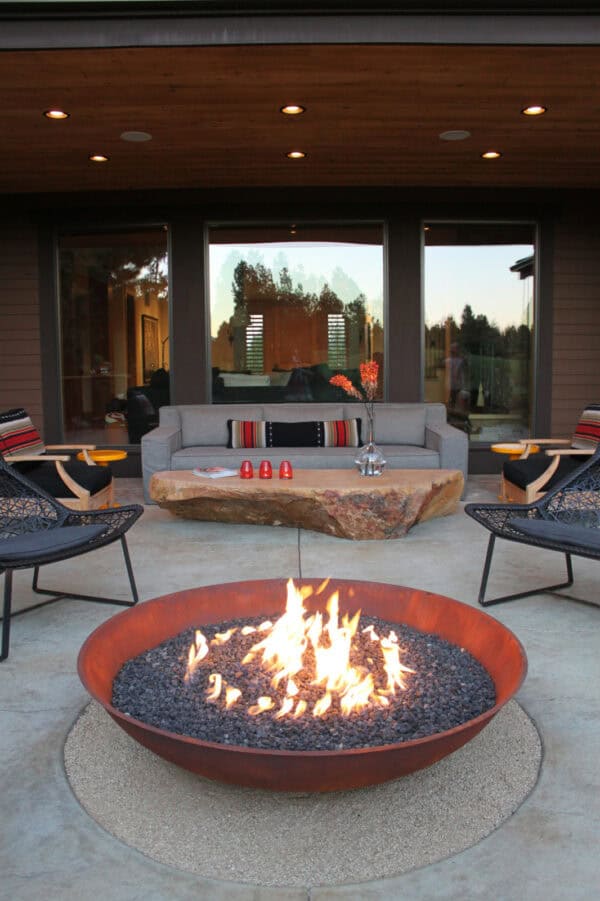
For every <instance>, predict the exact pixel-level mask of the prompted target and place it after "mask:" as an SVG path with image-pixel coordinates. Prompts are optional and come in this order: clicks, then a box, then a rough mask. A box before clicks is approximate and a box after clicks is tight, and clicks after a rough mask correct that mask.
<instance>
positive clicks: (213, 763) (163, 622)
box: [78, 579, 527, 791]
mask: <svg viewBox="0 0 600 901" xmlns="http://www.w3.org/2000/svg"><path fill="white" fill-rule="evenodd" d="M294 581H295V583H296V585H298V586H301V585H312V586H314V588H315V589H316V588H317V586H318V585H320V584H321V582H322V581H323V580H322V579H297V580H294ZM334 590H338V591H339V594H340V611H341V612H344V611H346V610H347V611H349V612H354V611H355V610H357V609H358V608H360V609H361V610H362V611H363V612H364V613H366V614H370V615H372V616H378V617H380V618H381V619H384V620H389V621H391V622H403V623H406V624H408V625H409V626H414V627H415V628H417V629H421V630H422V631H424V632H432V633H435V634H437V635H439V636H441V637H442V638H445V639H446V640H448V641H450V642H452V643H453V644H457V645H459V646H460V647H464V648H466V649H467V650H468V651H470V653H471V654H472V655H473V656H474V657H475V658H477V659H478V660H479V661H480V662H481V663H482V664H483V665H484V666H485V667H486V669H487V670H488V672H489V673H490V676H491V677H492V679H493V681H494V684H495V688H496V704H495V706H494V707H492V708H491V709H490V710H488V711H486V712H485V713H483V714H481V715H480V716H478V717H476V718H475V719H472V720H468V721H467V722H466V723H463V724H462V725H461V726H457V727H455V728H454V729H449V730H448V731H446V732H440V733H437V734H435V735H431V736H428V737H427V738H420V739H416V740H414V741H406V742H402V743H399V744H394V745H381V746H378V747H371V748H358V749H355V750H352V749H351V750H344V751H277V750H265V749H262V748H246V747H238V746H236V745H227V744H218V743H216V742H210V741H201V740H199V739H196V738H188V737H186V736H183V735H176V734H174V733H172V732H166V731H163V730H161V729H158V728H155V727H154V726H149V725H146V723H143V722H141V721H140V720H137V719H134V718H132V717H130V716H127V715H126V714H123V713H121V712H120V711H119V710H116V709H115V708H114V707H113V706H112V703H111V701H112V686H113V680H114V679H115V677H116V675H117V673H118V672H119V670H120V669H121V667H122V666H123V664H124V663H126V662H127V661H128V660H130V659H131V658H132V657H137V655H138V654H141V653H142V652H143V651H146V650H148V649H149V648H152V647H155V646H156V645H158V644H160V643H161V642H162V641H165V640H166V639H168V638H172V637H173V636H175V635H177V634H179V632H182V631H183V630H184V629H187V628H189V627H196V626H197V627H201V626H202V625H204V624H207V623H215V622H224V621H226V620H228V619H237V618H242V617H252V618H255V617H270V618H272V617H273V616H275V615H277V614H281V613H283V612H284V609H285V601H286V581H285V580H284V579H268V580H261V581H254V582H231V583H228V584H224V585H211V586H207V587H204V588H193V589H190V590H188V591H179V592H177V593H176V594H167V595H164V596H163V597H160V598H155V599H154V600H151V601H146V602H145V603H143V604H140V606H138V607H132V608H131V609H130V610H126V611H124V612H123V613H119V614H117V615H116V616H113V617H112V618H111V619H109V620H108V621H107V622H105V623H104V624H103V625H102V626H100V627H99V628H98V629H96V630H95V631H94V632H93V633H92V634H91V635H90V637H89V638H88V639H87V641H86V642H85V644H84V645H83V647H82V649H81V652H80V654H79V661H78V669H79V676H80V678H81V681H82V682H83V684H84V685H85V687H86V688H87V690H88V691H89V693H90V694H91V695H92V696H93V697H94V698H95V699H96V700H97V701H99V703H100V704H102V706H103V707H104V708H105V709H106V710H107V711H108V713H109V714H110V715H111V716H112V718H113V719H114V720H115V722H117V723H118V724H119V726H121V727H122V728H123V729H124V730H125V731H126V732H127V733H128V734H129V735H131V736H132V737H133V738H135V739H136V740H137V741H138V742H140V743H141V744H142V745H144V746H145V747H146V748H149V749H150V750H151V751H154V753H155V754H158V755H160V756H161V757H164V758H165V759H166V760H169V761H171V762H172V763H176V764H177V765H178V766H181V767H184V768H185V769H187V770H191V771H192V772H194V773H199V774H201V775H202V776H206V777H207V778H208V779H215V780H218V781H221V782H229V783H234V784H237V785H245V786H253V787H258V788H267V789H273V790H276V791H339V790H343V789H350V788H360V787H363V786H365V785H373V784H376V783H379V782H386V781H387V780H389V779H396V778H397V777H399V776H404V775H406V774H407V773H412V772H413V771H415V770H419V769H422V768H423V767H427V766H430V765H431V764H432V763H435V762H436V761H438V760H441V759H442V757H445V756H446V755H447V754H451V753H452V751H455V750H456V749H457V748H460V747H461V746H462V745H464V744H466V743H467V742H468V741H470V739H472V738H473V737H474V736H475V735H477V733H478V732H480V731H481V729H483V727H484V726H485V725H487V723H489V721H490V720H491V719H492V717H493V716H495V714H496V713H497V712H498V710H499V709H500V708H501V707H502V705H503V704H506V702H507V701H508V700H509V699H510V698H511V697H512V696H513V695H514V694H515V692H516V691H517V690H518V688H519V686H520V685H521V683H522V682H523V679H524V678H525V673H526V671H527V659H526V657H525V652H524V650H523V647H522V646H521V644H520V642H519V640H518V639H517V638H516V636H515V635H514V634H513V633H512V632H511V631H510V630H509V629H507V628H506V627H505V626H503V625H502V624H501V623H499V622H498V621H497V620H495V619H493V618H492V617H491V616H489V615H488V614H486V613H483V612H481V611H480V610H477V609H475V608H474V607H469V606H467V605H466V604H462V603H460V602H459V601H455V600H452V599H451V598H447V597H443V596H442V595H439V594H431V593H430V592H427V591H419V590H417V589H414V588H402V587H399V586H397V585H385V584H382V583H379V582H356V581H346V580H340V579H332V580H331V581H330V583H329V586H328V589H327V591H324V592H323V593H322V594H321V595H319V597H318V598H309V599H308V600H307V601H306V602H305V605H306V607H307V608H308V609H310V610H316V609H324V606H325V603H326V600H327V598H329V596H330V595H331V593H332V591H334Z"/></svg>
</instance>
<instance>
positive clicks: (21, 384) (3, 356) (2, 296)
mask: <svg viewBox="0 0 600 901" xmlns="http://www.w3.org/2000/svg"><path fill="white" fill-rule="evenodd" d="M0 323H1V328H0V409H2V410H6V409H9V408H10V407H25V409H26V410H27V411H28V412H29V414H30V416H31V418H32V419H33V421H34V423H35V424H36V426H37V427H38V428H39V429H40V431H41V430H42V429H43V405H42V362H41V353H40V308H39V297H38V241H37V231H36V229H35V228H32V227H30V226H18V225H14V224H10V225H1V226H0Z"/></svg>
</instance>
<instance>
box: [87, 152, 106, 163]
mask: <svg viewBox="0 0 600 901" xmlns="http://www.w3.org/2000/svg"><path fill="white" fill-rule="evenodd" d="M109 159H110V157H109V156H106V154H105V153H90V155H89V156H88V160H89V161H90V162H91V163H108V161H109Z"/></svg>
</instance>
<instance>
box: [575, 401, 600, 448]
mask: <svg viewBox="0 0 600 901" xmlns="http://www.w3.org/2000/svg"><path fill="white" fill-rule="evenodd" d="M571 444H572V446H573V447H575V448H578V449H581V450H587V449H588V448H590V449H591V450H595V448H596V447H598V445H599V444H600V404H590V405H589V406H588V407H586V408H585V410H584V411H583V413H582V414H581V419H580V420H579V422H578V423H577V428H576V429H575V434H574V435H573V440H572V441H571Z"/></svg>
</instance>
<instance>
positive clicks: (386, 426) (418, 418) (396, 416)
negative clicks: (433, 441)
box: [363, 404, 425, 447]
mask: <svg viewBox="0 0 600 901" xmlns="http://www.w3.org/2000/svg"><path fill="white" fill-rule="evenodd" d="M365 419H366V416H365V417H363V424H364V422H365ZM375 442H376V443H377V444H412V445H415V446H416V447H423V446H424V445H425V407H424V406H423V405H418V404H406V405H405V404H401V405H398V406H396V405H395V404H375Z"/></svg>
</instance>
